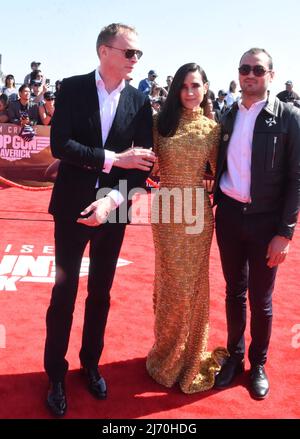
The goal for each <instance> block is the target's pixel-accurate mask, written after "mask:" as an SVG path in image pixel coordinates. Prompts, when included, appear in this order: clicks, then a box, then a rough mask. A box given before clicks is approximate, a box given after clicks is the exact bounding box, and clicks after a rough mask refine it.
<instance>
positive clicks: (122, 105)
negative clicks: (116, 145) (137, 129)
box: [105, 86, 129, 145]
mask: <svg viewBox="0 0 300 439" xmlns="http://www.w3.org/2000/svg"><path fill="white" fill-rule="evenodd" d="M128 90H129V87H128V86H125V88H123V90H122V91H121V95H120V99H119V104H118V107H117V111H116V115H115V118H114V120H113V123H112V126H111V129H110V131H109V134H108V137H107V139H106V142H105V144H108V145H109V144H110V143H111V140H112V139H113V137H114V133H115V132H116V131H119V129H120V127H121V126H122V125H123V124H124V118H125V115H127V114H129V111H128V94H129V93H128Z"/></svg>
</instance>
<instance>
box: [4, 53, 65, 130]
mask: <svg viewBox="0 0 300 439" xmlns="http://www.w3.org/2000/svg"><path fill="white" fill-rule="evenodd" d="M39 66H40V63H39V62H36V61H33V62H32V63H31V69H32V71H31V73H29V74H28V75H26V76H25V78H24V82H23V84H22V85H21V86H19V87H18V88H17V87H16V82H15V78H14V75H12V74H8V75H6V77H5V80H4V84H3V86H2V87H0V122H1V123H13V124H18V125H20V126H22V127H24V126H25V125H26V126H27V127H33V126H34V125H37V124H41V125H51V120H52V117H53V113H54V109H55V99H56V97H57V95H58V93H59V89H60V86H61V81H60V80H57V81H56V82H55V91H52V87H51V86H50V81H49V80H48V79H47V78H45V76H44V74H43V73H42V71H41V70H40V69H39Z"/></svg>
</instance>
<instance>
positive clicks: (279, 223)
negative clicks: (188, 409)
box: [214, 48, 300, 399]
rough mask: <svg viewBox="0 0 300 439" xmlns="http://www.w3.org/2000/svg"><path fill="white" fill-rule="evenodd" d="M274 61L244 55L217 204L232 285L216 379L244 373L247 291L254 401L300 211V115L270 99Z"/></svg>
mask: <svg viewBox="0 0 300 439" xmlns="http://www.w3.org/2000/svg"><path fill="white" fill-rule="evenodd" d="M273 77H274V71H273V61H272V58H271V56H270V55H269V54H268V53H267V52H266V51H265V50H264V49H259V48H252V49H250V50H248V51H247V52H245V53H244V55H243V56H242V58H241V61H240V66H239V80H240V85H241V89H242V98H241V100H240V101H239V102H238V103H234V104H233V105H232V107H231V108H230V109H229V110H228V111H227V112H226V113H225V114H224V115H223V117H222V119H221V127H222V135H221V143H220V150H219V157H218V164H217V174H216V189H215V196H214V202H215V204H217V210H216V234H217V241H218V246H219V249H220V255H221V262H222V268H223V273H224V277H225V280H226V317H227V331H228V337H227V349H228V351H229V353H230V357H229V359H228V360H227V361H226V362H225V364H224V365H223V366H222V368H221V371H220V373H219V374H218V375H217V376H216V381H215V387H216V388H219V389H223V388H225V387H227V386H229V385H230V384H231V383H232V381H233V380H234V378H235V377H236V376H237V375H238V374H239V373H241V372H243V371H244V356H245V337H244V332H245V328H246V303H247V296H246V294H247V290H248V292H249V304H250V311H251V319H250V333H251V343H250V346H249V361H250V367H251V369H250V374H249V376H250V383H249V384H250V386H249V390H250V395H251V396H252V397H253V398H255V399H263V398H265V397H266V396H267V395H268V393H269V381H268V378H267V374H266V371H265V363H266V361H267V352H268V347H269V342H270V337H271V329H272V293H273V290H274V283H275V278H276V273H277V268H278V265H279V264H280V263H282V262H283V261H284V260H285V258H286V256H287V254H288V251H289V245H290V241H291V239H292V236H293V233H294V229H295V225H296V223H297V217H298V213H299V208H300V148H299V145H300V112H299V111H298V110H297V109H296V108H295V107H293V106H291V105H288V104H285V103H283V102H280V101H279V99H278V98H273V99H272V98H271V97H270V96H269V94H268V87H269V84H270V83H271V82H272V80H273Z"/></svg>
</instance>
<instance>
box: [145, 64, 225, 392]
mask: <svg viewBox="0 0 300 439" xmlns="http://www.w3.org/2000/svg"><path fill="white" fill-rule="evenodd" d="M207 89H208V81H207V77H206V74H205V72H204V71H203V69H201V67H200V66H198V65H197V64H194V63H189V64H185V65H183V66H182V67H180V68H179V70H178V71H177V73H176V75H175V77H174V80H173V82H172V84H171V88H170V91H169V94H168V97H167V100H166V102H165V104H164V107H163V109H162V111H161V113H159V115H157V116H155V119H154V143H155V152H156V154H157V156H158V166H159V172H160V190H159V192H158V193H157V194H156V197H155V199H154V203H153V207H152V228H153V239H154V247H155V281H154V300H153V302H154V313H155V324H154V335H155V341H154V345H153V347H152V349H151V351H150V352H149V354H148V357H147V362H146V367H147V370H148V372H149V374H150V375H151V376H152V377H153V378H154V380H155V381H157V382H158V383H160V384H163V385H164V386H166V387H171V386H172V385H173V384H175V383H176V382H178V383H179V385H180V388H181V390H182V391H183V392H185V393H194V392H199V391H203V390H207V389H210V388H211V387H213V384H214V376H215V374H216V372H217V371H218V370H219V368H220V362H221V360H222V358H223V357H225V356H226V355H227V354H226V351H225V349H223V348H217V349H215V350H214V351H213V352H207V340H208V324H209V321H208V320H209V278H208V270H209V253H210V247H211V241H212V236H213V228H214V219H213V212H212V207H211V202H210V199H209V196H208V194H207V193H206V192H205V191H204V189H203V177H204V173H205V169H206V165H207V162H209V164H210V167H211V169H212V170H215V165H216V155H217V145H218V141H219V136H220V129H219V126H218V125H217V124H216V123H215V122H214V121H213V120H210V119H208V118H206V117H205V116H204V115H203V110H202V108H201V107H204V106H205V101H206V100H205V97H206V96H205V94H206V92H207ZM200 104H201V107H200ZM171 191H172V192H171ZM171 193H172V194H173V195H174V197H172V196H171V197H169V201H167V198H168V197H167V195H168V194H171ZM203 194H204V197H203ZM180 197H181V201H180ZM203 213H204V216H203ZM167 217H168V218H169V219H168V218H167ZM192 218H194V223H192V222H191V219H192Z"/></svg>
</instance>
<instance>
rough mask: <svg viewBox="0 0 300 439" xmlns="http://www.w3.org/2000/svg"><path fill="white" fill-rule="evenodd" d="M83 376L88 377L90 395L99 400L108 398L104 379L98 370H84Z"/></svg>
mask: <svg viewBox="0 0 300 439" xmlns="http://www.w3.org/2000/svg"><path fill="white" fill-rule="evenodd" d="M81 370H82V372H83V374H84V375H85V376H86V377H87V383H88V389H89V391H90V393H91V394H92V395H93V396H94V397H95V398H97V399H106V398H107V387H106V382H105V380H104V378H103V377H102V376H101V375H100V374H99V371H98V368H97V367H95V368H88V367H87V368H85V367H83V368H82V369H81Z"/></svg>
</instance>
